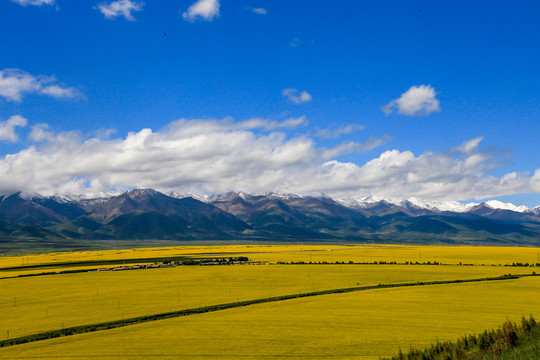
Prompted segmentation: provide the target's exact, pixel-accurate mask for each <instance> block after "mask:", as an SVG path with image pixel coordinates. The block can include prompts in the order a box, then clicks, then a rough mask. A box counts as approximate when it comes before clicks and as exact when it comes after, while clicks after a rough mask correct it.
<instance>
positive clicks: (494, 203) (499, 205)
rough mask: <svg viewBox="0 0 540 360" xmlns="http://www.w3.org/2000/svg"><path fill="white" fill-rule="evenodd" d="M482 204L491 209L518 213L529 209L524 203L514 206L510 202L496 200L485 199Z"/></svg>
mask: <svg viewBox="0 0 540 360" xmlns="http://www.w3.org/2000/svg"><path fill="white" fill-rule="evenodd" d="M484 204H485V205H486V206H488V207H490V208H492V209H501V210H511V211H515V212H520V213H522V212H527V210H529V208H528V207H526V206H525V205H520V206H516V205H514V204H512V203H503V202H501V201H498V200H489V201H486V202H485V203H484Z"/></svg>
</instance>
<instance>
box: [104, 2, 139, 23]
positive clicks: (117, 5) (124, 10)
mask: <svg viewBox="0 0 540 360" xmlns="http://www.w3.org/2000/svg"><path fill="white" fill-rule="evenodd" d="M143 6H144V2H143V1H131V0H118V1H113V2H110V3H101V4H98V5H96V6H95V7H94V9H98V10H99V11H101V13H102V14H103V15H104V16H105V17H106V18H107V19H115V18H117V17H120V16H123V17H124V18H125V19H126V20H129V21H135V18H134V17H133V15H132V12H134V11H141V10H142V9H143Z"/></svg>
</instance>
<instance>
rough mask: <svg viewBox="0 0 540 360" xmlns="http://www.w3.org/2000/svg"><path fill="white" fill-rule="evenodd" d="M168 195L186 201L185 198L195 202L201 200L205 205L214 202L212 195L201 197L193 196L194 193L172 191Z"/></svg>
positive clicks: (198, 195)
mask: <svg viewBox="0 0 540 360" xmlns="http://www.w3.org/2000/svg"><path fill="white" fill-rule="evenodd" d="M166 195H168V196H170V197H172V198H176V199H185V198H188V197H190V198H193V199H195V200H199V201H201V202H203V203H210V202H212V199H211V197H212V196H211V195H200V194H192V193H182V192H178V191H171V192H168V193H167V194H166Z"/></svg>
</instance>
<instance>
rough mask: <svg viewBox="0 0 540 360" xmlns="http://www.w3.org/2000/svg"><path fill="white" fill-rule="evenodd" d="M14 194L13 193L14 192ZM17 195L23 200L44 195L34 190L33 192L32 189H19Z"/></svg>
mask: <svg viewBox="0 0 540 360" xmlns="http://www.w3.org/2000/svg"><path fill="white" fill-rule="evenodd" d="M14 195H15V194H14ZM18 195H19V197H20V198H21V199H23V200H30V201H32V200H33V199H44V198H45V196H42V195H40V194H38V193H36V192H33V191H21V192H19V193H18Z"/></svg>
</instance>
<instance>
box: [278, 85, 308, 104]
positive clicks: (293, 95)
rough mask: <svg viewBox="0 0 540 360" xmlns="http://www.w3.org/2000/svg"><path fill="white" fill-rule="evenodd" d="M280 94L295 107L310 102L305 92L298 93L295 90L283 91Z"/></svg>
mask: <svg viewBox="0 0 540 360" xmlns="http://www.w3.org/2000/svg"><path fill="white" fill-rule="evenodd" d="M281 94H282V95H283V96H285V97H287V99H289V100H290V101H292V102H293V103H295V104H297V105H299V104H305V103H308V102H310V101H311V100H312V98H311V95H310V94H309V93H308V92H307V91H302V92H300V93H298V90H297V89H290V88H289V89H285V90H283V91H282V92H281Z"/></svg>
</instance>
